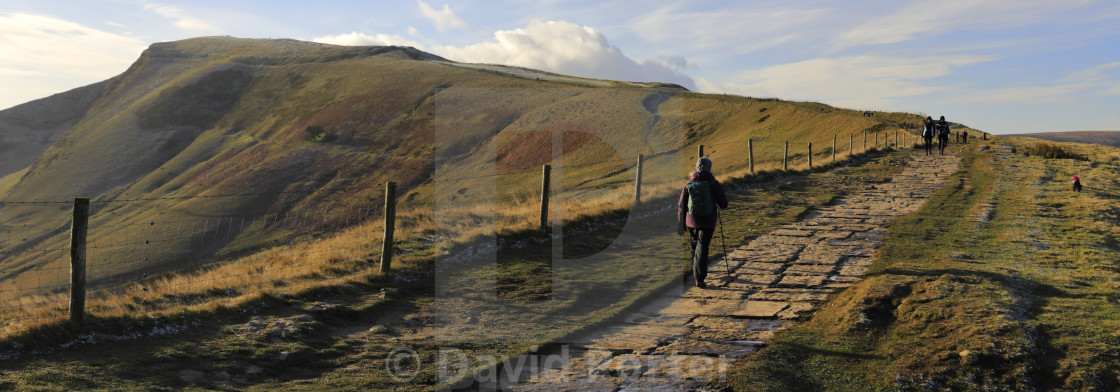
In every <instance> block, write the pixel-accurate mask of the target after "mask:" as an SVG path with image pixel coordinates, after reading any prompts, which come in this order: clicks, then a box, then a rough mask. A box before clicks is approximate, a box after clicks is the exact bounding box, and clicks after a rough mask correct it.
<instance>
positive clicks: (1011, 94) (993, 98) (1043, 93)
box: [957, 61, 1120, 103]
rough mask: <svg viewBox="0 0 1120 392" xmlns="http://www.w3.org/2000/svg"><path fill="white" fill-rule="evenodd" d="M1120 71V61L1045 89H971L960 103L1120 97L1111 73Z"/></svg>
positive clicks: (1067, 101)
mask: <svg viewBox="0 0 1120 392" xmlns="http://www.w3.org/2000/svg"><path fill="white" fill-rule="evenodd" d="M1118 69H1120V61H1118V62H1113V63H1107V64H1101V65H1097V66H1093V67H1089V68H1086V69H1084V70H1081V71H1077V72H1073V73H1071V74H1069V75H1066V76H1064V77H1062V78H1059V79H1057V80H1055V81H1054V82H1053V84H1051V85H1046V86H1016V87H1005V88H998V89H991V90H968V91H963V92H961V94H960V98H959V99H958V100H957V101H959V102H966V103H971V102H984V103H1050V102H1066V103H1073V102H1076V99H1075V96H1076V95H1077V93H1085V92H1095V93H1097V94H1099V95H1118V94H1120V82H1117V77H1116V76H1112V75H1109V71H1112V70H1118Z"/></svg>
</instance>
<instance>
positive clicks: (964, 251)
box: [724, 138, 1120, 391]
mask: <svg viewBox="0 0 1120 392" xmlns="http://www.w3.org/2000/svg"><path fill="white" fill-rule="evenodd" d="M1033 144H1034V143H1032V142H1031V140H1030V139H1025V138H1001V139H1000V141H999V142H996V143H993V144H990V146H991V147H992V149H989V150H986V151H979V150H978V149H977V147H978V146H977V145H971V146H969V147H968V148H967V149H965V148H959V149H957V148H955V151H956V152H957V153H959V154H962V155H963V157H964V158H965V163H964V167H963V168H962V169H961V171H960V172H958V173H957V174H956V175H955V176H954V178H953V179H952V181H951V184H952V186H949V187H946V188H944V189H942V190H941V191H939V192H938V193H936V194H935V195H934V196H933V197H932V198H931V199H930V201H929V202H928V203H927V204H926V205H925V206H924V207H923V209H922V210H921V211H920V212H918V213H916V214H914V215H911V216H907V217H904V218H902V219H900V220H899V222H897V223H896V224H894V225H892V227H891V229H890V233H889V234H888V236H887V237H886V240H885V243H884V245H883V247H882V248H881V250H880V252H879V256H878V261H876V264H875V266H874V267H873V270H872V271H871V273H870V274H869V276H868V278H867V279H865V280H864V281H862V282H860V283H858V284H856V285H855V286H853V287H851V288H850V289H848V290H846V291H844V292H842V293H840V294H838V295H836V296H835V297H833V298H832V299H831V300H830V301H829V302H828V303H827V304H826V305H825V306H822V307H821V308H820V309H819V310H817V311H816V313H815V314H814V315H813V317H812V319H811V320H808V321H806V322H804V323H802V324H800V325H797V326H795V327H793V328H791V329H789V330H785V331H782V332H780V333H778V334H777V335H776V336H775V339H774V341H773V343H772V344H771V345H770V346H769V347H767V348H766V349H764V350H762V351H761V352H759V353H758V355H756V356H753V357H751V358H749V359H747V360H745V361H744V362H743V363H741V364H740V365H739V366H738V367H737V369H736V370H735V375H734V377H733V378H732V379H731V380H730V381H729V382H728V383H726V384H725V385H724V386H726V387H733V388H734V389H736V390H749V391H759V390H773V391H778V390H782V391H784V390H836V391H841V390H842V391H853V390H861V391H862V390H866V391H873V390H905V391H909V390H931V389H932V390H1116V388H1118V387H1120V373H1117V370H1116V369H1118V368H1120V356H1118V355H1117V354H1118V352H1117V347H1118V346H1120V335H1118V334H1117V332H1116V331H1117V330H1118V327H1120V300H1118V297H1117V294H1116V289H1117V287H1118V286H1120V269H1118V266H1117V260H1116V257H1115V252H1116V251H1117V250H1118V248H1117V242H1116V238H1117V236H1118V235H1120V219H1118V217H1117V213H1116V207H1115V200H1116V198H1117V197H1120V183H1118V182H1117V181H1116V180H1115V179H1114V177H1115V176H1114V175H1113V174H1114V173H1115V172H1116V170H1118V169H1120V151H1117V150H1116V149H1114V148H1110V147H1102V146H1095V145H1077V144H1068V143H1067V144H1061V145H1060V146H1059V147H1057V148H1060V149H1064V150H1066V151H1067V152H1068V153H1070V154H1069V155H1071V156H1073V155H1076V156H1081V157H1084V158H1080V159H1048V158H1044V157H1041V156H1038V155H1037V154H1031V155H1030V156H1027V155H1025V154H1024V153H1023V151H1024V150H1027V147H1030V146H1031V145H1033ZM1013 151H1014V152H1013ZM1073 175H1077V176H1080V177H1081V178H1082V181H1083V182H1084V183H1085V184H1086V188H1085V191H1083V192H1081V193H1075V192H1073V191H1071V190H1070V184H1069V179H1070V177H1071V176H1073Z"/></svg>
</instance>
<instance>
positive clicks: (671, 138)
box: [0, 37, 917, 300]
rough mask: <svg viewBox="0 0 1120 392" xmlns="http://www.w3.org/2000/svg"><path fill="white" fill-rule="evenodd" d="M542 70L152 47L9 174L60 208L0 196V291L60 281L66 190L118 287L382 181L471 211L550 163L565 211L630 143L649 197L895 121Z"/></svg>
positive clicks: (609, 202) (420, 56)
mask: <svg viewBox="0 0 1120 392" xmlns="http://www.w3.org/2000/svg"><path fill="white" fill-rule="evenodd" d="M541 75H550V74H545V73H532V72H527V71H525V70H520V69H513V68H510V69H504V68H502V67H500V66H466V65H461V64H456V63H452V62H449V61H447V60H445V59H442V58H439V57H437V56H433V55H430V54H427V53H423V52H420V51H417V50H415V49H412V48H400V47H341V46H330V45H321V44H314V43H307V42H300V41H293V40H255V39H237V38H228V37H213V38H197V39H189V40H184V41H177V42H168V43H158V44H154V45H152V46H151V47H150V48H149V49H148V50H147V51H145V52H144V53H143V54H142V55H141V57H140V58H139V59H138V60H137V62H136V63H135V64H133V65H132V66H131V67H130V68H129V69H128V70H127V71H126V72H124V73H123V74H121V75H120V76H117V77H115V78H112V79H110V80H107V81H105V82H103V83H100V84H97V85H94V86H90V87H88V88H87V89H88V90H83V91H86V92H87V93H88V94H89V96H92V95H94V94H93V92H96V91H100V90H103V91H102V93H101V94H100V95H99V96H98V98H97V99H96V100H94V101H93V102H92V103H90V104H89V109H88V110H86V111H85V112H84V113H83V115H81V116H80V117H79V118H78V119H77V120H75V121H73V124H74V125H73V126H71V127H70V128H69V129H68V130H67V131H66V132H65V133H64V134H63V135H62V136H61V137H59V138H58V139H57V140H56V141H55V142H54V143H53V144H52V145H51V146H50V147H49V148H48V149H46V151H44V152H43V153H42V154H41V156H39V157H38V159H36V160H35V161H34V163H32V164H30V165H29V166H27V165H25V167H27V171H26V173H24V174H22V175H21V176H14V177H9V178H7V179H5V180H4V181H5V182H7V183H9V185H8V186H9V187H10V191H9V192H8V194H7V196H6V197H5V200H6V201H54V202H55V203H51V204H12V203H7V204H4V205H2V206H0V216H2V217H3V219H4V227H5V228H6V229H9V230H15V231H18V232H21V233H24V234H19V235H18V237H15V236H13V237H11V239H9V240H7V241H5V242H3V243H0V247H3V248H0V252H4V255H5V257H4V258H3V259H2V260H0V266H2V267H5V268H3V271H4V272H3V273H4V275H3V276H0V282H2V281H8V282H12V283H18V287H20V288H21V289H20V290H16V291H14V292H11V291H10V292H7V293H4V295H8V296H11V295H13V294H15V295H20V294H28V293H34V288H35V287H46V288H50V290H57V289H58V288H60V287H62V286H63V285H64V283H65V281H66V279H67V277H66V276H65V274H61V273H58V272H57V271H61V270H64V269H65V268H67V267H66V265H65V262H66V258H65V254H64V253H62V251H63V250H64V249H65V247H66V244H67V243H68V242H67V241H68V238H69V237H68V236H69V233H68V232H67V228H68V227H69V221H70V218H69V215H68V214H69V208H70V207H69V205H68V201H69V200H72V199H73V198H74V197H89V198H91V199H92V200H93V210H92V216H91V225H92V226H93V227H94V228H95V229H94V232H93V233H91V242H92V243H91V246H92V247H93V248H94V249H96V250H95V251H91V256H90V260H91V263H93V264H96V265H97V268H94V269H93V270H91V273H90V274H91V275H90V279H91V280H93V281H94V282H104V283H112V282H120V281H128V280H135V279H139V278H141V277H143V276H147V275H149V274H153V273H160V272H166V271H177V270H182V269H184V268H195V267H199V266H202V265H205V264H206V262H209V261H212V260H225V259H231V258H233V257H235V256H237V255H244V254H247V253H251V252H254V251H257V250H260V249H262V248H267V247H271V246H275V245H276V244H282V243H289V242H292V241H293V240H296V239H298V238H311V237H316V236H321V235H323V234H324V233H325V232H329V231H335V230H339V228H341V227H345V226H347V225H352V224H354V223H357V222H362V221H366V220H369V219H371V218H373V217H376V216H377V215H378V214H379V210H378V209H377V208H375V206H379V205H381V204H382V202H383V197H384V190H383V187H384V184H385V183H386V182H388V181H395V182H396V183H397V184H398V188H397V195H399V196H400V198H401V199H402V204H401V207H400V208H402V209H405V210H409V211H432V210H434V209H437V208H438V209H440V211H441V212H442V213H443V214H445V215H446V214H451V213H452V212H455V211H461V213H462V214H464V215H471V214H474V212H473V210H472V208H478V206H479V204H478V203H483V204H486V203H490V202H493V201H495V200H502V201H503V202H508V203H513V204H525V203H529V200H533V199H536V198H537V197H538V196H536V194H537V193H536V192H538V191H539V181H540V179H539V175H540V174H539V170H540V166H541V165H543V164H546V163H552V164H553V165H554V166H557V170H558V173H556V175H555V176H554V182H556V184H555V186H554V187H553V189H554V190H555V191H554V192H555V193H557V195H556V196H554V197H558V198H560V199H561V200H564V201H565V202H564V203H562V205H561V208H562V209H566V211H567V212H564V213H563V216H565V217H566V218H564V219H575V218H578V217H579V216H580V215H582V214H590V213H596V212H597V211H604V210H606V209H609V208H617V207H619V206H625V204H619V203H628V202H629V200H630V199H631V198H632V196H630V195H627V192H628V191H629V190H630V189H632V185H631V184H630V182H631V181H632V179H633V173H632V170H633V168H634V166H635V164H634V162H635V160H636V157H637V156H638V155H639V154H643V155H645V156H646V159H647V161H646V163H645V165H646V167H645V172H644V177H643V182H644V183H645V185H644V186H643V189H644V190H645V191H646V192H649V193H651V194H657V193H658V192H664V189H665V188H658V186H668V185H671V187H672V186H675V183H676V182H677V181H679V178H680V173H681V172H683V171H684V170H686V169H687V168H688V167H689V166H690V165H691V162H693V161H694V160H695V158H696V155H695V152H694V151H695V150H694V148H695V146H696V145H698V144H704V145H707V146H708V148H707V149H706V152H705V154H706V155H709V156H711V157H712V158H713V159H714V160H715V161H716V168H717V170H719V171H720V172H721V173H740V174H742V173H744V172H746V171H747V170H748V162H747V154H745V152H746V147H747V145H746V140H747V139H748V138H752V139H753V140H754V142H755V150H754V153H755V159H756V162H758V163H759V164H760V169H762V168H774V167H776V166H777V165H778V164H779V163H780V162H781V160H782V157H781V155H782V150H781V148H782V147H781V146H782V143H784V142H786V141H790V142H791V143H792V144H791V148H790V160H791V161H792V162H793V166H794V167H798V166H799V165H801V166H803V165H804V163H803V162H804V160H805V158H806V154H805V145H806V143H807V142H814V143H816V146H817V147H816V148H815V149H814V150H813V151H814V155H815V156H816V159H818V162H821V161H826V160H827V159H828V157H829V156H830V153H831V152H832V148H831V145H832V143H833V142H834V140H837V139H838V140H839V142H837V143H839V144H838V146H837V150H839V152H840V156H841V157H843V153H844V152H845V151H846V150H848V149H849V148H848V147H849V146H848V144H849V143H848V141H852V144H853V146H851V147H855V146H861V145H859V144H857V143H859V139H858V138H857V137H858V136H856V135H858V134H860V133H863V132H865V131H867V132H870V134H869V135H871V136H869V137H873V138H872V139H871V140H873V141H879V143H880V144H882V143H883V142H886V141H887V140H888V139H889V136H890V135H892V134H894V133H896V132H897V130H896V129H895V128H893V127H892V126H890V125H889V124H887V123H884V122H883V121H880V120H878V119H875V118H868V117H864V116H862V115H860V114H859V113H856V112H853V111H849V110H843V109H836V108H831V107H828V106H825V105H819V104H813V105H808V104H804V103H790V102H784V101H779V100H774V99H765V100H762V99H750V98H744V97H735V96H721V95H706V94H695V93H691V92H687V91H684V90H682V89H680V88H679V87H677V86H672V85H662V84H656V83H651V84H645V85H636V84H634V83H625V82H613V81H590V80H587V79H582V78H571V77H559V76H557V77H551V78H548V77H546V78H542V77H541ZM84 96H85V95H83V97H84ZM51 102H54V101H43V102H41V103H42V104H50V103H51ZM82 102H83V103H84V102H85V101H82ZM80 106H82V105H76V104H74V105H70V106H65V105H63V106H59V107H57V108H55V107H53V106H52V109H50V110H59V111H64V110H63V109H66V108H68V107H71V108H72V107H80ZM43 110H47V109H43ZM71 111H72V112H74V110H71ZM896 117H899V118H895V119H893V120H894V121H902V120H904V119H906V118H911V117H912V118H914V119H916V118H917V116H915V115H906V114H897V115H896ZM60 124H61V125H58V126H64V125H65V124H62V123H60ZM66 124H68V123H66ZM541 131H548V132H541ZM864 143H867V142H864ZM861 147H862V146H861ZM854 149H856V150H857V152H858V151H859V150H861V149H862V148H854ZM553 157H555V158H556V159H553ZM5 159H7V158H5ZM20 164H21V163H19V162H15V163H12V164H11V165H12V166H20ZM767 165H769V166H767ZM480 175H483V176H490V177H496V178H498V181H496V182H479V181H478V180H477V178H478V177H479V176H480ZM498 176H500V177H498ZM16 177H18V178H16ZM487 178H489V177H487ZM437 196H438V197H437ZM493 197H497V199H494V198H493ZM524 207H526V208H530V207H528V206H524ZM485 208H493V207H485ZM406 216H407V215H406ZM558 216H559V215H558ZM447 219H451V218H447ZM235 222H236V223H237V224H235ZM530 222H532V221H531V220H530V219H517V220H515V221H508V220H507V221H502V222H497V223H491V226H487V227H486V228H484V229H486V230H496V228H497V227H505V228H511V227H512V228H517V227H520V228H526V227H531V226H532V223H530ZM457 224H461V225H473V224H472V223H468V222H462V223H457ZM174 225H178V227H176V226H174ZM494 225H497V226H494ZM474 226H478V225H474ZM451 230H452V231H454V230H457V229H456V228H454V227H453V228H451ZM460 234H461V233H460ZM458 235H459V234H452V236H451V237H452V238H454V237H456V236H458ZM138 241H139V242H138ZM137 243H139V244H144V245H150V244H159V246H143V247H138V246H137V245H135V244H137ZM39 250H42V251H39ZM24 282H36V284H35V285H33V286H32V288H30V289H27V288H26V287H28V285H25V284H23V283H24ZM13 298H14V297H12V298H7V299H8V300H11V299H13Z"/></svg>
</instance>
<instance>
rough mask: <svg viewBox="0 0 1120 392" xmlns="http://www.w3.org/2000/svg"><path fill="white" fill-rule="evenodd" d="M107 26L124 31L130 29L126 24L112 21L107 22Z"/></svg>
mask: <svg viewBox="0 0 1120 392" xmlns="http://www.w3.org/2000/svg"><path fill="white" fill-rule="evenodd" d="M105 24H107V25H109V26H113V27H119V28H122V29H127V28H128V26H125V25H124V24H121V23H117V22H114V21H111V20H107V21H105Z"/></svg>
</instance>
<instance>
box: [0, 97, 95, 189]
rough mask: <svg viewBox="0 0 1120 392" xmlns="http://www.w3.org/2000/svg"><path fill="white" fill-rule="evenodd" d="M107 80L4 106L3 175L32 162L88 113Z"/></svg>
mask: <svg viewBox="0 0 1120 392" xmlns="http://www.w3.org/2000/svg"><path fill="white" fill-rule="evenodd" d="M106 84H107V83H106V82H100V83H94V84H91V85H89V86H85V87H79V88H76V89H73V90H70V91H67V92H63V93H58V94H55V95H52V96H49V97H46V98H42V99H37V100H34V101H31V102H28V103H25V104H22V105H18V106H14V107H11V108H8V109H5V110H0V157H3V158H2V159H0V178H3V177H5V176H8V175H9V174H12V173H15V172H17V171H20V170H22V169H24V168H26V167H27V166H28V165H31V163H32V162H34V161H35V159H36V158H38V157H39V154H42V153H43V151H44V150H46V149H47V147H50V145H51V143H53V142H54V141H55V139H57V138H58V137H59V136H61V135H62V133H63V132H66V130H67V129H70V127H72V126H74V124H75V123H77V122H78V120H79V119H81V118H82V116H84V115H85V114H86V111H88V110H89V108H90V106H91V105H93V103H94V102H95V101H96V100H97V99H98V98H100V97H101V95H102V94H103V93H104V91H105V85H106ZM2 191H3V188H0V197H3V195H4V192H2Z"/></svg>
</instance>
